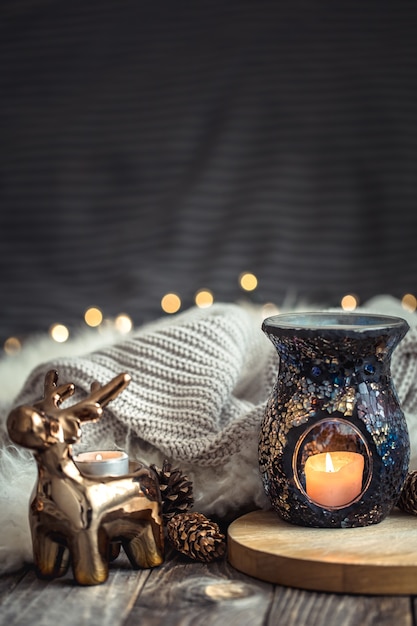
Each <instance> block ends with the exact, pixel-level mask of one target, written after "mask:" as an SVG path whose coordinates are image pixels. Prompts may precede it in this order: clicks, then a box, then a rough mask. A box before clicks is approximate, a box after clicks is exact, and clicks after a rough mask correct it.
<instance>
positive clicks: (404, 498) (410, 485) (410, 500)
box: [397, 470, 417, 515]
mask: <svg viewBox="0 0 417 626" xmlns="http://www.w3.org/2000/svg"><path fill="white" fill-rule="evenodd" d="M397 506H398V508H399V509H401V510H402V511H405V513H411V514H412V515H417V470H414V471H412V472H409V473H408V474H407V476H406V479H405V481H404V485H403V488H402V490H401V493H400V497H399V499H398V502H397Z"/></svg>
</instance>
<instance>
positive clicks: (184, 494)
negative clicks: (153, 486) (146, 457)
mask: <svg viewBox="0 0 417 626" xmlns="http://www.w3.org/2000/svg"><path fill="white" fill-rule="evenodd" d="M151 469H153V470H154V472H156V474H157V476H158V481H159V488H160V490H161V497H162V517H163V519H164V521H165V522H168V521H169V520H170V519H171V517H173V516H174V515H177V514H178V513H185V511H188V509H190V508H191V507H192V505H193V504H194V497H193V484H192V482H191V481H190V480H188V478H187V476H184V474H183V473H182V472H181V470H180V469H178V468H177V467H176V468H174V469H172V466H171V463H170V462H169V461H167V459H165V460H164V462H163V464H162V468H159V467H156V465H151Z"/></svg>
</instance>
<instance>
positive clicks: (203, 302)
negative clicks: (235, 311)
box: [194, 289, 214, 309]
mask: <svg viewBox="0 0 417 626" xmlns="http://www.w3.org/2000/svg"><path fill="white" fill-rule="evenodd" d="M194 301H195V303H196V305H197V306H198V307H199V308H200V309H206V308H207V307H209V306H211V305H212V304H213V301H214V298H213V294H212V292H211V291H210V290H209V289H199V290H198V291H197V293H196V294H195V298H194Z"/></svg>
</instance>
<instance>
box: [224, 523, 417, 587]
mask: <svg viewBox="0 0 417 626" xmlns="http://www.w3.org/2000/svg"><path fill="white" fill-rule="evenodd" d="M228 556H229V560H230V562H231V564H232V565H233V566H234V567H236V568H237V569H239V570H240V571H242V572H244V573H246V574H249V575H251V576H254V577H256V578H260V579H261V580H265V581H268V582H272V583H276V584H281V585H286V586H290V587H298V588H302V589H311V590H318V591H330V592H339V593H357V594H363V593H367V594H381V595H396V594H399V595H405V594H417V519H416V518H415V517H414V516H411V515H407V514H405V513H402V512H401V511H396V512H394V513H393V514H392V515H390V516H389V517H388V518H387V519H386V520H384V521H383V522H381V523H379V524H375V525H373V526H367V527H363V528H346V529H345V528H306V527H302V526H294V525H292V524H288V523H286V522H284V521H282V520H281V519H280V518H279V517H278V516H277V515H276V514H275V513H274V512H272V511H254V512H252V513H249V514H247V515H243V516H242V517H241V518H239V519H238V520H236V521H234V522H232V524H231V525H230V526H229V529H228Z"/></svg>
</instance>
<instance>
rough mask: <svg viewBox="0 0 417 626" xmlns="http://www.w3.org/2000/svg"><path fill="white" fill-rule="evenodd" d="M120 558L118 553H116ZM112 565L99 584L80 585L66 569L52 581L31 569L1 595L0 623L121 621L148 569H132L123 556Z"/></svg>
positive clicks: (103, 624)
mask: <svg viewBox="0 0 417 626" xmlns="http://www.w3.org/2000/svg"><path fill="white" fill-rule="evenodd" d="M119 558H120V557H119ZM117 564H118V565H117V566H116V565H115V564H113V565H112V567H111V571H110V575H109V579H108V581H107V582H106V583H104V584H102V585H96V586H92V587H80V586H78V585H76V584H75V583H74V581H73V579H72V575H71V574H70V573H69V574H67V575H66V576H65V577H63V578H57V579H54V580H52V581H45V580H40V579H38V578H37V577H36V575H35V574H34V572H33V571H29V572H28V573H27V574H26V576H24V577H23V579H22V580H21V581H20V582H18V584H17V585H16V586H15V587H14V588H13V589H12V591H11V593H9V594H8V595H7V596H6V595H4V596H3V598H2V603H1V605H0V620H1V624H7V626H27V624H36V626H56V625H59V626H73V625H74V624H100V626H119V625H121V624H123V622H124V620H125V619H126V616H127V615H128V613H129V611H130V608H131V606H132V604H133V603H134V601H135V599H136V596H137V595H138V593H139V592H140V590H141V588H142V587H143V586H144V585H145V584H146V581H147V579H148V577H149V575H150V570H140V571H137V570H132V569H131V567H130V566H129V564H128V563H127V561H126V560H124V559H123V558H122V559H121V561H119V559H118V560H117Z"/></svg>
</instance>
